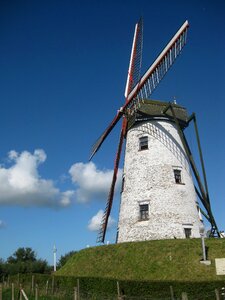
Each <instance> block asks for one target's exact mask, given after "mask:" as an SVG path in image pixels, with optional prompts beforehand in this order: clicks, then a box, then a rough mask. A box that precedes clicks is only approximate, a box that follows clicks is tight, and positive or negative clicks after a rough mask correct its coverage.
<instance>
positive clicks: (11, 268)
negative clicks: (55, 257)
mask: <svg viewBox="0 0 225 300" xmlns="http://www.w3.org/2000/svg"><path fill="white" fill-rule="evenodd" d="M0 267H1V264H0ZM0 269H1V268H0ZM0 271H1V270H0ZM4 271H5V273H6V274H11V275H13V274H18V273H23V274H24V273H41V274H43V273H50V266H49V265H48V263H47V261H46V260H42V259H37V255H36V253H35V251H33V250H32V248H29V247H27V248H18V249H17V250H16V251H15V252H14V253H13V255H11V256H9V257H8V258H7V262H6V263H5V264H4Z"/></svg>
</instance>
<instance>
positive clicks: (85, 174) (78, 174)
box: [69, 162, 122, 203]
mask: <svg viewBox="0 0 225 300" xmlns="http://www.w3.org/2000/svg"><path fill="white" fill-rule="evenodd" d="M69 173H70V175H71V177H72V181H73V183H74V184H75V185H76V186H77V189H76V199H77V201H78V202H82V203H85V202H88V201H90V200H101V199H104V200H106V199H107V195H108V192H109V188H110V185H111V181H112V176H113V170H103V171H101V170H99V169H97V167H96V166H95V164H94V163H93V162H89V163H86V164H84V163H81V162H79V163H75V164H74V165H73V166H72V167H71V168H70V170H69ZM121 178H122V170H121V169H119V170H118V177H117V184H116V188H115V193H116V192H118V191H119V189H120V186H121Z"/></svg>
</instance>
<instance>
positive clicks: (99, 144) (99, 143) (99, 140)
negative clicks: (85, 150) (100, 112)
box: [89, 108, 123, 160]
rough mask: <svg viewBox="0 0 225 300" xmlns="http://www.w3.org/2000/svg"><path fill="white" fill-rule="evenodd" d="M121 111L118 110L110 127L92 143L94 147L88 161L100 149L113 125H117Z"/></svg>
mask: <svg viewBox="0 0 225 300" xmlns="http://www.w3.org/2000/svg"><path fill="white" fill-rule="evenodd" d="M122 109H123V108H122ZM122 109H120V110H118V112H117V114H116V116H115V118H114V119H113V120H112V122H111V123H110V125H109V126H108V127H107V128H106V130H105V131H104V132H103V134H102V135H101V136H100V137H99V138H98V139H97V141H96V142H95V143H94V145H93V147H92V149H91V155H90V158H89V160H91V159H92V157H93V156H94V155H95V153H96V152H97V151H98V149H99V148H100V146H101V144H102V143H103V142H104V140H105V139H106V137H107V136H108V135H109V134H110V132H111V131H112V129H113V128H114V127H115V125H116V124H117V123H118V121H119V120H120V118H121V117H122V115H123V111H122Z"/></svg>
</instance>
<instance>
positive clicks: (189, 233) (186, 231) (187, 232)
mask: <svg viewBox="0 0 225 300" xmlns="http://www.w3.org/2000/svg"><path fill="white" fill-rule="evenodd" d="M184 234H185V238H186V239H190V237H191V228H184Z"/></svg>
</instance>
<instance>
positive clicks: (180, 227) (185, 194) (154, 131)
mask: <svg viewBox="0 0 225 300" xmlns="http://www.w3.org/2000/svg"><path fill="white" fill-rule="evenodd" d="M143 136H147V137H148V149H146V150H139V138H140V137H143ZM174 169H179V170H181V180H182V182H181V184H177V183H175V178H174ZM196 200H197V199H196V193H195V189H194V185H193V180H192V176H191V172H190V167H189V163H188V159H187V157H186V154H185V150H184V148H183V146H182V142H181V140H180V137H179V134H178V131H177V129H176V125H175V124H174V123H173V122H171V121H168V120H163V119H162V120H152V121H145V122H142V123H138V124H135V125H134V126H133V127H132V128H131V129H130V130H129V131H128V133H127V140H126V152H125V162H124V186H123V192H122V193H121V205H120V214H119V224H118V227H119V234H118V242H126V241H141V240H153V239H173V238H185V230H184V228H185V224H186V225H187V224H189V228H191V237H193V238H199V237H200V234H199V227H200V224H201V221H200V219H199V214H198V210H197V206H196ZM141 202H142V203H148V204H149V219H148V220H143V221H141V220H140V210H139V205H140V203H141Z"/></svg>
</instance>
